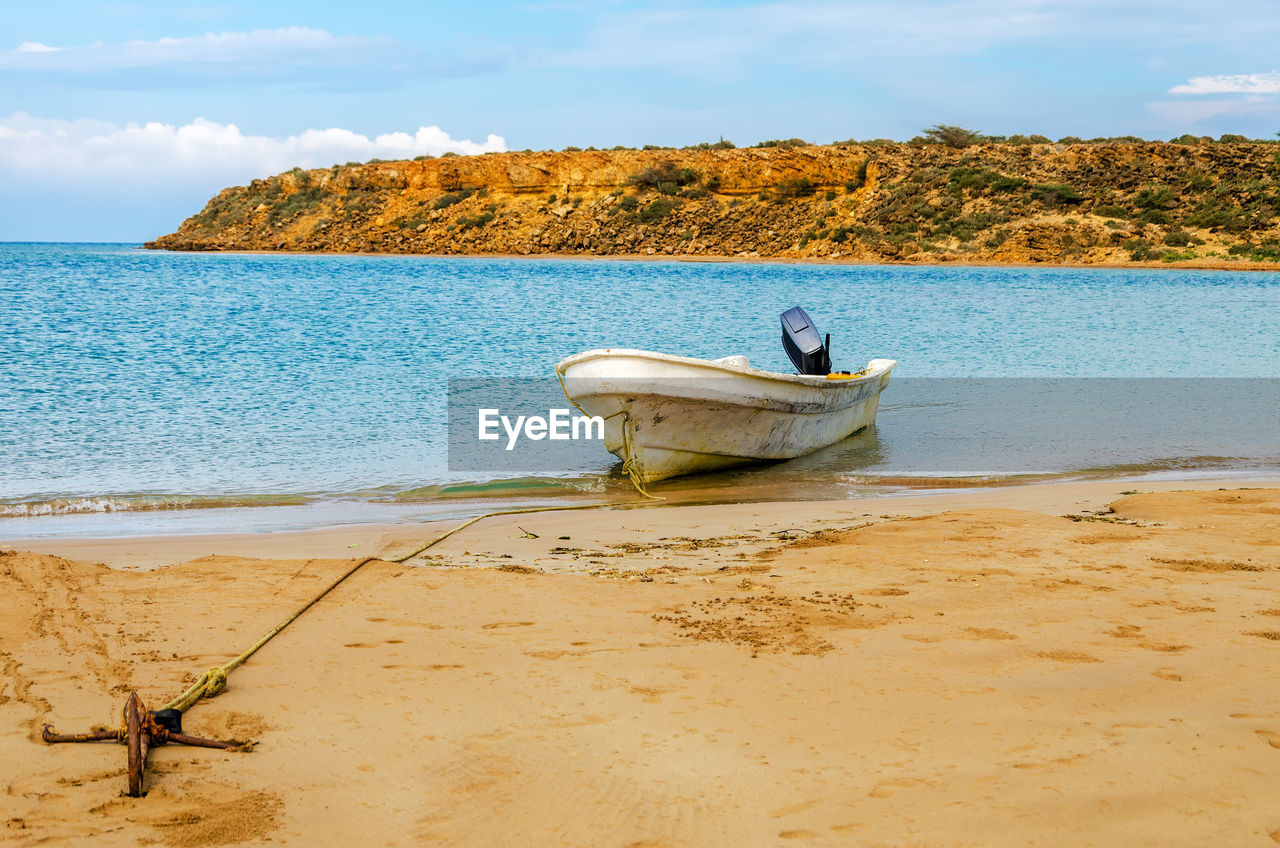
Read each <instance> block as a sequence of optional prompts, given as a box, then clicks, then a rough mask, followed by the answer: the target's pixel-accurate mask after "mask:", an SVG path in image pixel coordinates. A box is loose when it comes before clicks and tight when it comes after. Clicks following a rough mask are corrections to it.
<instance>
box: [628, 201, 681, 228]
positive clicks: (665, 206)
mask: <svg viewBox="0 0 1280 848" xmlns="http://www.w3.org/2000/svg"><path fill="white" fill-rule="evenodd" d="M676 205H677V201H675V200H673V199H671V198H670V197H659V198H658V199H657V200H655V201H653V203H650V204H649V205H648V206H646V207H645V208H644V209H641V210H640V214H639V215H637V216H636V218H637V220H639V221H640V223H642V224H652V223H654V222H655V221H661V220H662V219H663V218H665V217H667V215H668V214H670V212H671V210H672V209H675V208H676Z"/></svg>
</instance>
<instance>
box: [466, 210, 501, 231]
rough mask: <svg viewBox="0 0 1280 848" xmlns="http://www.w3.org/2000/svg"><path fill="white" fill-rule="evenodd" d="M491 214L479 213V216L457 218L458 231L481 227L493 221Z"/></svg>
mask: <svg viewBox="0 0 1280 848" xmlns="http://www.w3.org/2000/svg"><path fill="white" fill-rule="evenodd" d="M493 217H494V216H493V212H481V213H480V214H479V215H474V216H470V217H468V216H466V215H460V216H458V229H460V230H469V229H471V228H472V227H483V226H484V225H485V224H487V223H489V222H490V221H492V220H493Z"/></svg>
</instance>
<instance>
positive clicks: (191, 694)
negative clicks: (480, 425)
mask: <svg viewBox="0 0 1280 848" xmlns="http://www.w3.org/2000/svg"><path fill="white" fill-rule="evenodd" d="M570 402H571V403H572V401H570ZM641 493H642V494H644V495H645V496H646V497H647V498H649V500H642V501H623V502H622V503H602V504H571V505H568V506H540V507H526V508H523V509H504V510H497V511H495V512H486V513H483V514H481V515H477V516H474V517H472V518H468V519H467V520H466V521H464V522H462V523H461V524H458V525H457V526H455V527H453V528H451V529H449V530H448V531H446V532H444V533H441V534H440V535H439V536H436V537H435V538H434V539H432V540H431V541H430V542H427V543H426V544H425V545H423V546H421V547H420V548H417V549H416V550H414V551H412V552H411V553H407V554H405V555H403V556H399V557H394V558H391V559H383V558H382V557H379V556H368V557H365V558H364V559H362V560H360V561H359V562H357V563H356V564H355V565H353V566H351V568H349V569H347V571H346V572H345V573H344V574H343V575H342V576H341V577H339V578H338V579H337V580H334V581H333V582H332V583H330V584H329V585H328V586H327V587H325V589H324V590H323V591H321V592H320V593H318V594H317V595H315V596H314V597H313V598H311V600H309V601H307V602H306V603H305V604H303V605H302V606H301V607H299V608H298V610H297V611H296V612H294V613H293V614H292V615H290V616H289V617H288V618H286V619H285V620H284V621H282V622H280V623H279V624H277V625H276V626H275V627H273V628H271V630H269V631H267V634H266V635H265V636H263V637H262V638H261V639H259V640H258V641H257V642H254V643H253V644H252V645H250V646H249V648H248V649H247V650H245V651H244V653H242V654H240V655H239V656H238V657H236V658H235V659H233V660H231V661H230V662H228V663H224V664H223V665H215V666H214V667H213V668H211V669H209V670H208V671H206V672H205V673H204V674H202V675H200V679H198V680H197V681H196V682H195V683H192V684H191V686H189V687H188V688H187V691H185V692H183V693H182V694H181V695H179V696H178V697H176V698H174V699H173V700H171V701H169V702H168V703H167V704H165V705H164V707H162V709H166V710H178V711H180V712H186V711H187V710H189V709H191V707H193V706H195V704H196V703H198V702H199V701H200V700H201V699H202V698H212V697H215V696H216V695H218V693H220V692H222V691H223V690H224V689H226V688H227V675H229V674H230V673H231V672H232V671H233V670H234V669H235V668H237V667H238V666H241V665H243V664H244V663H245V661H246V660H248V659H249V657H251V656H253V655H254V654H255V653H257V652H258V650H259V649H261V648H262V646H263V645H265V644H267V643H268V642H270V641H271V640H272V639H273V638H275V637H276V636H277V635H278V634H279V633H280V631H282V630H284V629H285V628H286V627H288V626H289V625H290V624H292V623H293V622H294V621H296V620H297V619H298V617H299V616H301V615H302V614H303V613H304V612H306V611H307V610H309V609H311V608H312V607H313V606H315V605H316V604H317V603H318V602H319V601H320V599H321V598H323V597H324V596H325V595H328V594H329V593H330V592H332V591H333V590H334V589H336V588H338V586H340V585H342V583H343V582H344V581H345V580H346V579H347V578H348V577H350V576H351V575H353V574H355V573H356V572H357V571H359V570H360V569H361V568H363V567H364V566H365V565H367V564H368V563H371V562H375V561H381V562H391V563H401V562H407V561H408V560H411V559H413V558H414V557H416V556H418V555H419V554H421V553H422V552H423V551H426V550H427V549H429V548H432V547H434V546H436V545H438V544H440V543H441V542H443V541H444V540H445V539H447V538H449V537H450V536H452V535H453V534H455V533H457V532H459V531H461V530H465V529H467V528H468V527H470V526H471V525H472V524H475V523H476V522H477V521H481V520H483V519H485V518H493V517H495V516H499V515H525V514H528V513H532V512H561V511H566V510H577V509H611V508H614V509H616V508H630V507H633V506H648V505H650V504H652V503H654V501H659V500H662V498H655V497H654V496H653V495H650V494H649V493H648V492H645V491H644V490H641Z"/></svg>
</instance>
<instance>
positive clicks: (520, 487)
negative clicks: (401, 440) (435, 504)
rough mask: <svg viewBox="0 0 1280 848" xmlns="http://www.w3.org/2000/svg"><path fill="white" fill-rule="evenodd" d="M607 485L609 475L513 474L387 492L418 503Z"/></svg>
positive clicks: (580, 491)
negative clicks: (529, 475)
mask: <svg viewBox="0 0 1280 848" xmlns="http://www.w3.org/2000/svg"><path fill="white" fill-rule="evenodd" d="M607 485H608V478H606V477H603V476H600V477H564V478H560V477H512V478H505V479H500V480H485V481H476V482H471V481H466V482H459V483H439V484H433V485H430V486H419V487H417V488H413V489H405V490H402V491H398V492H395V493H393V494H391V495H390V500H393V501H396V502H399V503H417V502H422V501H436V500H451V499H467V498H510V497H521V496H525V495H528V496H530V497H537V496H545V495H582V494H591V493H596V492H603V491H604V490H605V488H606V486H607Z"/></svg>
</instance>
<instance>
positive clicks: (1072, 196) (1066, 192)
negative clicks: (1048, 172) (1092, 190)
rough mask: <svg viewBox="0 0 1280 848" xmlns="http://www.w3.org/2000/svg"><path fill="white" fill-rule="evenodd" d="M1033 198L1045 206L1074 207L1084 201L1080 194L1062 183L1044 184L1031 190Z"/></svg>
mask: <svg viewBox="0 0 1280 848" xmlns="http://www.w3.org/2000/svg"><path fill="white" fill-rule="evenodd" d="M1031 196H1032V197H1034V198H1035V199H1036V200H1038V201H1040V202H1041V203H1043V204H1044V205H1045V206H1049V207H1058V206H1074V205H1075V204H1078V203H1080V202H1082V201H1083V200H1084V198H1083V197H1081V196H1080V192H1078V191H1076V190H1075V189H1074V188H1072V187H1071V186H1069V185H1063V184H1062V183H1044V184H1042V185H1037V186H1034V187H1033V188H1032V189H1031Z"/></svg>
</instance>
